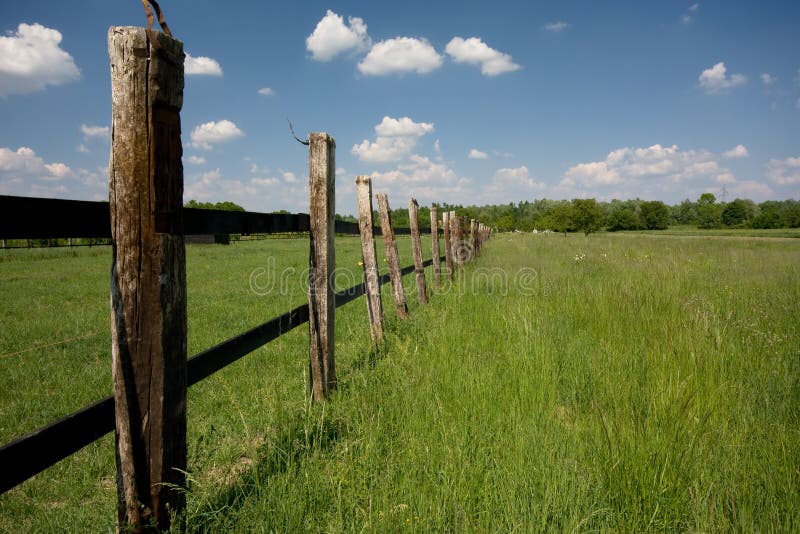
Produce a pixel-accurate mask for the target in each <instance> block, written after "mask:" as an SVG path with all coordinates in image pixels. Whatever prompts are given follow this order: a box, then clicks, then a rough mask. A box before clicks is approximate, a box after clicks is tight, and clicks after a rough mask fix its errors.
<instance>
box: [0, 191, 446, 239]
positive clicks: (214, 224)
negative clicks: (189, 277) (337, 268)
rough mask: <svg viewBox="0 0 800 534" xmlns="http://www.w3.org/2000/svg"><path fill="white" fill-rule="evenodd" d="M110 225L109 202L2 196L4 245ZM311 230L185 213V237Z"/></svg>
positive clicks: (350, 230) (250, 216) (290, 219)
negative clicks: (10, 240)
mask: <svg viewBox="0 0 800 534" xmlns="http://www.w3.org/2000/svg"><path fill="white" fill-rule="evenodd" d="M110 220H111V215H110V212H109V205H108V202H93V201H88V200H63V199H53V198H29V197H15V196H6V195H0V238H2V239H47V238H56V237H85V238H110V237H111V226H110V225H109V221H110ZM335 225H336V226H335V230H336V233H338V234H347V235H358V223H355V222H349V221H341V220H337V221H336V223H335ZM308 230H309V216H308V214H307V213H258V212H251V211H226V210H212V209H199V208H183V232H182V233H183V234H184V235H210V234H282V233H288V232H308ZM375 230H376V232H378V231H379V229H378V228H376V229H375ZM422 230H423V231H426V230H427V231H430V229H424V228H423V229H422ZM395 233H396V234H400V235H409V234H410V233H411V230H410V229H409V228H396V229H395Z"/></svg>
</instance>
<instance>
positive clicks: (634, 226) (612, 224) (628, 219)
mask: <svg viewBox="0 0 800 534" xmlns="http://www.w3.org/2000/svg"><path fill="white" fill-rule="evenodd" d="M606 226H608V229H609V231H611V232H617V231H619V230H638V229H639V228H641V227H642V221H641V219H640V218H639V216H638V215H637V214H636V212H635V211H634V210H633V209H632V208H629V207H627V206H620V207H617V208H615V209H614V210H613V211H612V212H611V214H610V215H609V216H608V219H607V220H606Z"/></svg>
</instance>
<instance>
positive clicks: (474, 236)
mask: <svg viewBox="0 0 800 534" xmlns="http://www.w3.org/2000/svg"><path fill="white" fill-rule="evenodd" d="M469 237H470V242H471V243H472V259H473V260H474V259H475V258H476V257H477V256H478V223H477V221H476V220H475V219H470V221H469Z"/></svg>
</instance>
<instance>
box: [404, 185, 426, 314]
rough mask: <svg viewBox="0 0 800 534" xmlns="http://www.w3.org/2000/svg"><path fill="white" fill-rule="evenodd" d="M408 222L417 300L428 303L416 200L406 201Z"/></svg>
mask: <svg viewBox="0 0 800 534" xmlns="http://www.w3.org/2000/svg"><path fill="white" fill-rule="evenodd" d="M408 222H409V225H410V226H411V250H412V251H413V253H414V273H415V275H416V279H417V300H418V301H419V303H420V304H427V303H428V289H427V288H426V287H425V266H424V264H423V262H422V242H421V241H420V238H419V204H417V201H416V199H413V198H412V199H411V200H409V201H408Z"/></svg>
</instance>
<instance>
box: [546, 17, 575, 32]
mask: <svg viewBox="0 0 800 534" xmlns="http://www.w3.org/2000/svg"><path fill="white" fill-rule="evenodd" d="M569 27H570V24H569V23H568V22H564V21H563V20H559V21H558V22H548V23H547V24H545V25H544V29H545V30H547V31H549V32H553V33H559V32H563V31H564V30H566V29H567V28H569Z"/></svg>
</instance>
